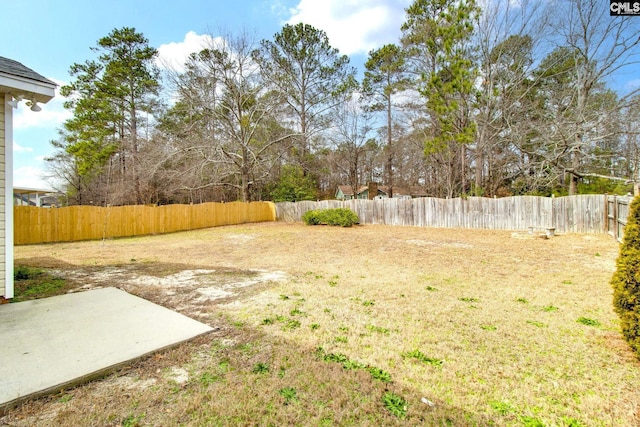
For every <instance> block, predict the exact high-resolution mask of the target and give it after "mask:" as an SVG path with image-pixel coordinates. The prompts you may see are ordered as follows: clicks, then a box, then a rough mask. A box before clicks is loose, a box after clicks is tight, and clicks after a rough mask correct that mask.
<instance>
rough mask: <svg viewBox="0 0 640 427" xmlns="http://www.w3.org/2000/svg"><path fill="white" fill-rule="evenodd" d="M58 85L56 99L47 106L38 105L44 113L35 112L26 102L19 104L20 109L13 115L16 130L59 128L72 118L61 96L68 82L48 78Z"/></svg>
mask: <svg viewBox="0 0 640 427" xmlns="http://www.w3.org/2000/svg"><path fill="white" fill-rule="evenodd" d="M48 79H49V80H51V81H53V82H54V83H56V84H57V85H58V87H56V92H55V97H54V98H53V99H52V100H51V101H49V102H47V103H46V104H38V105H39V106H40V107H41V108H42V111H40V112H34V111H31V110H30V109H29V107H27V105H26V103H25V101H22V102H20V103H19V104H18V108H17V109H16V110H14V115H13V128H14V129H26V128H33V127H39V128H57V127H59V126H60V125H62V123H64V122H65V120H67V119H69V118H71V116H72V114H71V112H70V111H68V110H66V109H65V108H64V102H65V100H66V98H65V97H63V96H62V95H60V87H61V86H64V85H65V84H66V82H63V81H62V80H57V79H54V78H51V77H48Z"/></svg>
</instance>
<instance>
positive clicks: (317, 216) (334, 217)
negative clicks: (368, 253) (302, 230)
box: [302, 208, 360, 227]
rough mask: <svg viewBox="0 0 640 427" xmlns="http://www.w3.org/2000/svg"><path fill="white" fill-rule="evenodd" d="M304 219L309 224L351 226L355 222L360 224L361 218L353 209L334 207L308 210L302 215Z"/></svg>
mask: <svg viewBox="0 0 640 427" xmlns="http://www.w3.org/2000/svg"><path fill="white" fill-rule="evenodd" d="M302 221H304V223H305V224H307V225H319V224H323V225H339V226H341V227H351V226H352V225H353V224H358V223H359V222H360V219H359V218H358V215H356V213H355V212H353V211H352V210H351V209H346V208H334V209H317V210H313V211H307V212H305V213H304V214H303V215H302Z"/></svg>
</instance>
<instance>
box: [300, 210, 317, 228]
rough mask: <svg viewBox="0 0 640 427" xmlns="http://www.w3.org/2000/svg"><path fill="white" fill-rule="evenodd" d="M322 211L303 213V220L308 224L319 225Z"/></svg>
mask: <svg viewBox="0 0 640 427" xmlns="http://www.w3.org/2000/svg"><path fill="white" fill-rule="evenodd" d="M319 214H320V211H319V210H315V211H307V212H305V213H304V214H303V215H302V221H304V223H305V224H307V225H318V224H320V215H319Z"/></svg>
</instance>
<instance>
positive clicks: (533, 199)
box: [276, 195, 606, 233]
mask: <svg viewBox="0 0 640 427" xmlns="http://www.w3.org/2000/svg"><path fill="white" fill-rule="evenodd" d="M605 200H606V196H604V195H579V196H568V197H537V196H516V197H505V198H500V199H490V198H485V197H468V198H466V199H461V198H457V199H437V198H433V197H424V198H417V199H379V200H345V201H340V200H325V201H320V202H298V203H289V202H284V203H276V218H277V220H278V221H301V219H302V215H303V214H304V213H305V212H307V211H309V210H313V209H327V208H349V209H351V210H353V211H354V212H356V214H358V217H359V218H360V223H361V224H387V225H407V226H416V227H439V228H481V229H492V230H514V231H527V230H528V229H529V227H541V228H549V227H555V229H556V231H557V232H573V233H604V232H605V224H606V221H605V209H606V207H605Z"/></svg>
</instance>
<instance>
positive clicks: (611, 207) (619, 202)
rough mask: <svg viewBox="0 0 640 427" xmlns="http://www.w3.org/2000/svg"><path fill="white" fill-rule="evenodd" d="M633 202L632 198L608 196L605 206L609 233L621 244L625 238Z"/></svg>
mask: <svg viewBox="0 0 640 427" xmlns="http://www.w3.org/2000/svg"><path fill="white" fill-rule="evenodd" d="M631 200H633V199H632V198H631V197H620V196H607V203H606V205H605V218H606V226H607V232H608V233H609V234H610V235H611V236H613V237H614V238H615V239H617V240H618V241H619V242H621V241H622V238H623V237H624V227H625V225H627V217H628V216H629V205H630V204H631Z"/></svg>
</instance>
